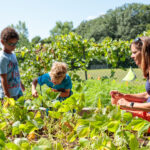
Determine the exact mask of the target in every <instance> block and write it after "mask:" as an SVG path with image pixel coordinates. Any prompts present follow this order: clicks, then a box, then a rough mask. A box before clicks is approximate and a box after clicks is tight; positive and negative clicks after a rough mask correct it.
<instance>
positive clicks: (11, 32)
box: [1, 27, 19, 42]
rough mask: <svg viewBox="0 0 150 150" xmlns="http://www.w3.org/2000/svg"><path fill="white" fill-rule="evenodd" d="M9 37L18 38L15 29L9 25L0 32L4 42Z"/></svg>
mask: <svg viewBox="0 0 150 150" xmlns="http://www.w3.org/2000/svg"><path fill="white" fill-rule="evenodd" d="M10 39H17V40H19V35H18V33H17V32H16V31H15V29H13V28H11V27H6V28H5V29H3V30H2V32H1V40H3V41H4V42H7V41H8V40H10Z"/></svg>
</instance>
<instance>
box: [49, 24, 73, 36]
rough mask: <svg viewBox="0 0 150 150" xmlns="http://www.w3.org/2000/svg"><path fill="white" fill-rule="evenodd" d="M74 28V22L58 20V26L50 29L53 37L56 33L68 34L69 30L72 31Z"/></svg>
mask: <svg viewBox="0 0 150 150" xmlns="http://www.w3.org/2000/svg"><path fill="white" fill-rule="evenodd" d="M72 29H73V23H72V22H67V21H66V22H64V23H63V22H61V21H57V22H56V26H55V27H54V28H53V29H52V30H50V35H51V36H52V37H55V36H56V35H61V34H63V35H64V34H68V33H69V32H71V31H72Z"/></svg>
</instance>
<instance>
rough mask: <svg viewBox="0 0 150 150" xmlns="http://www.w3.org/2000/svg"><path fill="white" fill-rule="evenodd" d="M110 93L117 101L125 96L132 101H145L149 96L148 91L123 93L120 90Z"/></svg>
mask: <svg viewBox="0 0 150 150" xmlns="http://www.w3.org/2000/svg"><path fill="white" fill-rule="evenodd" d="M110 95H111V96H112V98H113V99H115V100H116V101H117V100H119V99H121V98H124V99H126V100H128V101H130V102H139V103H143V102H145V101H146V100H147V98H148V97H149V95H148V94H147V92H144V93H138V94H123V93H120V92H119V91H111V92H110Z"/></svg>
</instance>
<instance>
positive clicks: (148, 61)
mask: <svg viewBox="0 0 150 150" xmlns="http://www.w3.org/2000/svg"><path fill="white" fill-rule="evenodd" d="M131 52H132V55H131V58H132V59H133V60H134V61H135V63H136V65H138V66H139V67H140V68H141V70H142V72H143V76H144V77H145V78H146V79H147V81H146V85H145V88H146V92H144V93H138V94H123V93H120V92H119V91H111V92H110V95H111V102H112V104H115V105H120V108H121V109H124V110H127V111H128V112H131V113H132V114H133V116H134V117H135V116H138V117H140V118H143V119H145V120H147V121H150V113H148V112H150V37H141V38H136V39H135V40H134V41H133V42H132V43H131Z"/></svg>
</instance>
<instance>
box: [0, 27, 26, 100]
mask: <svg viewBox="0 0 150 150" xmlns="http://www.w3.org/2000/svg"><path fill="white" fill-rule="evenodd" d="M18 40H19V35H18V33H17V32H16V31H15V30H14V29H13V28H11V27H7V28H5V29H4V30H2V32H1V43H2V45H3V50H1V51H0V99H1V100H2V99H3V98H4V97H8V98H14V99H15V100H17V99H18V98H19V97H20V96H22V95H23V93H22V91H24V90H25V89H24V86H23V84H22V82H21V80H20V73H19V69H18V61H17V58H16V55H15V54H14V53H13V51H14V50H15V48H16V44H17V43H18Z"/></svg>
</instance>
